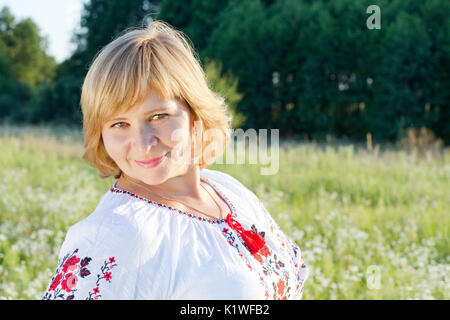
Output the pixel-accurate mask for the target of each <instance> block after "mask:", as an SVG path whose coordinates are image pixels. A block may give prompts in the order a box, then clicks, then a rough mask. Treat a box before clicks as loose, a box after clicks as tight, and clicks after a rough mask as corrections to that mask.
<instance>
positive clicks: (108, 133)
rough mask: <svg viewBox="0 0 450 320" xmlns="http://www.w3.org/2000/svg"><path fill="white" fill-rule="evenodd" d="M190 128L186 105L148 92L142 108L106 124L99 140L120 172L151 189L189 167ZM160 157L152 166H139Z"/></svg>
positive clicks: (190, 117)
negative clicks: (101, 140) (147, 185)
mask: <svg viewBox="0 0 450 320" xmlns="http://www.w3.org/2000/svg"><path fill="white" fill-rule="evenodd" d="M191 126H192V115H191V111H190V109H189V106H188V105H187V104H185V103H182V102H180V101H178V100H164V99H163V98H162V97H160V96H159V95H158V94H157V93H156V92H155V91H150V92H149V94H148V95H147V96H146V98H145V99H144V101H143V103H142V104H140V105H137V106H135V107H133V108H132V109H131V110H130V111H129V112H127V113H120V114H117V115H115V116H114V117H113V119H110V120H109V121H107V122H106V123H105V124H104V125H103V128H102V137H103V143H104V145H105V149H106V151H107V152H108V154H109V156H110V157H111V158H112V159H113V160H114V161H115V163H116V164H117V166H118V167H119V168H120V169H121V170H122V172H124V173H125V174H126V175H128V176H130V177H132V178H135V179H138V180H141V181H143V182H144V183H146V184H149V185H153V184H160V183H163V182H164V181H166V180H167V179H169V178H172V177H175V176H178V175H180V174H184V173H185V172H186V171H187V170H188V168H189V166H190V165H192V161H191V157H190V156H191V151H192V150H191ZM160 157H162V158H161V160H160V161H156V163H155V162H152V163H143V162H146V161H149V160H152V159H157V158H160Z"/></svg>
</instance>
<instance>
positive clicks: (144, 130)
mask: <svg viewBox="0 0 450 320" xmlns="http://www.w3.org/2000/svg"><path fill="white" fill-rule="evenodd" d="M157 143H158V139H157V138H156V136H155V135H154V133H153V132H152V130H150V128H148V127H146V126H145V125H144V126H142V127H140V128H139V129H138V130H137V132H136V134H135V137H134V139H133V147H134V148H136V149H137V150H138V151H139V152H143V153H145V154H147V153H149V152H150V150H151V148H152V147H153V146H154V145H156V144H157Z"/></svg>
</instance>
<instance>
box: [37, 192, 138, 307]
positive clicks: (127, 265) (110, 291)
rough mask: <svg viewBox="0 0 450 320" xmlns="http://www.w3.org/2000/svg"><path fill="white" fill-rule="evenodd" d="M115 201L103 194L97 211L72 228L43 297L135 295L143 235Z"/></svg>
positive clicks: (123, 296) (122, 297)
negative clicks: (113, 203) (113, 202)
mask: <svg viewBox="0 0 450 320" xmlns="http://www.w3.org/2000/svg"><path fill="white" fill-rule="evenodd" d="M111 203H112V202H111V199H108V197H103V198H102V200H101V201H100V203H99V205H98V206H97V208H96V210H95V211H94V212H93V213H91V214H90V215H89V216H88V217H87V218H85V219H83V220H81V221H79V222H77V223H75V224H74V225H73V226H71V227H70V228H69V229H68V231H67V233H66V237H65V239H64V242H63V244H62V246H61V248H60V251H59V257H58V262H57V267H56V271H55V272H54V274H53V277H52V278H51V280H50V283H49V286H48V287H47V290H46V292H45V293H44V296H43V299H64V300H68V299H69V300H71V299H130V298H131V297H132V294H133V293H134V287H135V282H136V281H135V278H136V277H137V274H138V270H139V267H140V265H141V262H140V252H141V247H142V245H141V242H142V240H141V235H140V232H139V227H138V224H137V223H136V221H135V220H134V219H132V216H131V215H129V214H124V212H121V211H120V210H118V211H117V210H116V211H115V209H117V208H120V206H117V203H116V204H115V205H112V206H111ZM108 209H110V211H109V212H108Z"/></svg>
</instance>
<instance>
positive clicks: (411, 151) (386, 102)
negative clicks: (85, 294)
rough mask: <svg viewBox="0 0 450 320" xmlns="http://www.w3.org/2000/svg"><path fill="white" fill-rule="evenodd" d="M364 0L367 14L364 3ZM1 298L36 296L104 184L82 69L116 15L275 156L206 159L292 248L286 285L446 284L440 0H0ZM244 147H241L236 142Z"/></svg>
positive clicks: (446, 133) (449, 168) (369, 293)
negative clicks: (175, 61) (180, 50)
mask: <svg viewBox="0 0 450 320" xmlns="http://www.w3.org/2000/svg"><path fill="white" fill-rule="evenodd" d="M370 5H377V6H378V7H379V8H380V17H381V20H380V27H381V28H380V29H369V28H368V27H367V19H368V18H369V17H370V16H371V14H370V13H367V12H366V9H367V8H368V7H369V6H370ZM0 10H1V11H0V147H1V150H2V153H1V155H0V181H1V182H2V183H1V184H0V194H1V197H0V299H39V298H40V297H41V296H42V294H43V292H44V290H45V288H46V286H47V284H48V282H49V281H50V279H51V277H52V274H53V271H54V270H53V269H54V268H56V265H57V256H58V253H59V248H60V245H61V243H62V241H63V239H64V236H65V233H66V231H67V229H68V227H70V226H71V225H73V224H74V223H76V222H77V221H79V220H80V219H82V218H84V217H86V216H87V215H89V214H90V213H91V212H92V211H93V210H94V209H95V207H96V205H97V203H98V201H99V199H100V198H101V196H102V195H103V194H104V192H105V191H106V190H107V189H108V187H109V186H110V185H111V184H112V183H113V180H111V179H106V180H101V179H99V178H98V176H97V175H96V172H95V170H93V169H92V168H90V167H89V166H88V165H87V164H86V163H84V162H83V161H82V160H81V155H82V152H83V137H82V133H81V128H82V114H81V110H80V105H79V99H80V89H81V84H82V82H83V79H84V76H85V75H86V72H87V70H88V68H89V65H90V63H91V62H92V60H93V58H94V56H95V54H96V53H97V52H98V51H99V50H100V49H101V48H102V47H103V46H105V45H106V44H107V43H109V42H110V41H111V40H112V39H113V38H114V37H116V36H117V35H118V34H120V33H121V32H123V31H124V30H125V29H126V28H128V27H140V26H145V25H146V24H148V23H149V22H151V21H152V20H154V19H158V20H163V21H165V22H168V23H169V24H171V25H172V26H174V27H175V28H177V29H179V30H181V31H183V32H184V33H185V34H186V35H187V36H188V37H189V39H190V40H191V41H192V45H193V47H194V49H195V50H196V52H197V53H198V55H199V59H200V60H201V63H202V65H203V67H204V70H205V72H206V75H207V78H208V81H209V85H210V86H211V88H212V89H213V90H214V91H216V92H219V93H221V94H222V95H223V96H224V97H225V98H226V101H227V103H228V106H229V108H230V110H231V112H232V113H233V116H234V119H233V128H242V129H244V130H247V129H250V128H254V129H260V128H264V129H279V133H280V144H281V149H280V154H279V156H280V170H279V173H278V174H277V175H275V176H261V175H260V174H259V167H258V165H249V164H243V165H217V164H214V165H212V166H211V168H212V169H217V170H221V171H224V172H227V173H230V174H232V175H233V176H235V177H236V178H238V179H239V180H240V181H242V182H243V183H244V184H245V185H246V186H247V187H248V188H250V189H252V190H253V191H254V192H255V193H256V194H257V195H258V197H259V198H260V199H261V200H262V201H263V202H264V203H265V205H266V208H268V210H269V212H270V213H271V214H272V215H273V217H274V218H275V220H277V222H278V223H279V224H280V226H281V227H282V229H283V230H285V231H286V233H287V234H289V235H290V236H291V237H292V239H294V240H295V241H296V242H297V243H298V244H299V246H300V248H301V249H302V254H303V256H304V260H305V263H307V264H308V265H309V266H310V267H311V269H312V274H311V277H310V279H309V280H308V283H306V285H305V289H304V295H303V299H448V298H449V297H450V284H449V277H450V272H449V271H450V257H449V252H450V249H449V244H448V230H449V220H450V219H449V216H450V215H449V212H450V191H449V190H450V186H449V181H450V151H449V144H450V106H449V101H450V99H449V95H450V73H449V71H450V35H449V30H450V18H449V15H450V2H449V1H448V0H429V1H413V0H410V1H408V0H390V1H375V0H367V1H366V0H334V1H321V0H314V1H313V0H239V1H236V0H216V1H208V0H189V1H187V0H186V1H177V0H159V1H149V0H115V1H106V0H65V1H56V0H55V1H50V0H42V1H31V0H10V1H6V0H0ZM244 147H245V146H244Z"/></svg>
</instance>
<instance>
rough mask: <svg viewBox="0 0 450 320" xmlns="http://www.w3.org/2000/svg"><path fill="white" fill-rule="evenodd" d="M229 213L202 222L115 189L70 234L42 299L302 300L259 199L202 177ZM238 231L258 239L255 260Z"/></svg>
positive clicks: (297, 273) (226, 178) (297, 254)
mask: <svg viewBox="0 0 450 320" xmlns="http://www.w3.org/2000/svg"><path fill="white" fill-rule="evenodd" d="M200 177H201V179H202V181H204V182H206V183H208V184H209V185H210V186H211V187H213V189H214V190H215V191H216V192H217V193H218V194H219V195H220V196H221V197H222V198H223V199H224V200H225V201H226V203H227V204H228V206H229V208H230V214H231V216H230V215H229V216H228V218H230V217H231V218H233V221H237V222H238V224H239V226H240V227H241V228H237V227H236V226H234V225H233V223H231V224H230V220H228V219H220V220H215V219H207V218H203V217H198V216H195V215H192V214H188V213H186V212H183V211H181V210H178V209H177V208H173V207H170V206H166V205H165V204H161V203H157V202H154V201H151V200H147V199H145V198H142V197H140V196H138V195H135V194H133V193H131V192H129V191H127V190H123V189H119V188H117V187H116V183H117V181H116V182H115V183H114V184H113V185H112V186H111V188H110V189H109V190H108V191H107V192H106V194H105V195H104V196H103V197H102V199H101V200H100V202H99V204H98V206H97V208H96V209H95V211H94V212H93V213H92V214H90V215H89V216H88V217H87V218H85V219H83V220H81V221H80V222H78V223H76V224H75V225H74V226H72V227H71V228H69V230H68V232H67V235H66V238H65V240H64V242H63V244H62V247H61V250H60V254H59V260H58V266H57V268H56V272H55V274H54V276H53V278H52V279H51V280H50V283H49V286H48V288H47V290H46V292H45V293H44V295H43V299H66V300H67V299H115V300H116V299H128V300H133V299H154V300H156V299H163V300H167V299H177V300H184V299H192V300H202V299H206V300H240V299H245V300H260V299H273V300H278V299H301V297H302V295H303V285H304V282H305V280H306V279H307V277H308V274H309V271H308V270H309V269H308V267H307V266H306V265H305V264H304V262H303V259H302V257H301V251H300V249H299V247H298V246H297V245H296V243H295V242H293V241H292V240H291V239H290V238H289V237H288V236H286V235H285V234H284V233H283V232H282V230H281V229H280V227H279V226H278V225H277V223H276V222H275V221H274V220H273V218H272V217H271V216H270V215H269V213H268V212H267V210H266V209H265V207H264V205H263V204H262V203H261V201H260V200H259V199H258V198H257V197H256V195H255V194H254V193H253V192H252V191H250V190H249V189H247V188H246V187H245V186H244V185H242V184H241V183H240V182H239V181H238V180H236V179H235V178H234V177H232V176H231V175H229V174H226V173H223V172H220V171H217V170H211V169H206V168H204V169H202V170H201V171H200ZM239 230H241V231H242V230H251V231H253V232H254V233H257V234H259V235H261V236H262V239H263V240H264V246H262V247H261V248H260V249H259V251H258V252H257V253H254V254H252V253H251V251H250V250H249V247H248V246H247V244H246V241H244V240H243V237H242V236H241V234H242V233H241V232H239Z"/></svg>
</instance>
